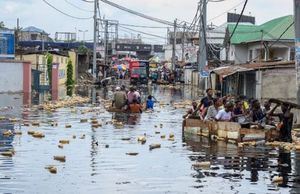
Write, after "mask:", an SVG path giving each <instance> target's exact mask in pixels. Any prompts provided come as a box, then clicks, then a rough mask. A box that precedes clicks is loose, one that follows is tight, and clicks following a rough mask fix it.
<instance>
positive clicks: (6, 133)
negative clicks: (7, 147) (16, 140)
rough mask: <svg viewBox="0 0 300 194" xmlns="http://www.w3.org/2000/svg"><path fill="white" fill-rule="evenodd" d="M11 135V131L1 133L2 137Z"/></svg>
mask: <svg viewBox="0 0 300 194" xmlns="http://www.w3.org/2000/svg"><path fill="white" fill-rule="evenodd" d="M11 134H12V131H11V130H8V131H5V132H3V135H4V136H9V135H11Z"/></svg>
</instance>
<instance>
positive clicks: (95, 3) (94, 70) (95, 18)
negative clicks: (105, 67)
mask: <svg viewBox="0 0 300 194" xmlns="http://www.w3.org/2000/svg"><path fill="white" fill-rule="evenodd" d="M96 49H97V0H94V47H93V83H95V82H96V65H97V61H96V57H97V55H96Z"/></svg>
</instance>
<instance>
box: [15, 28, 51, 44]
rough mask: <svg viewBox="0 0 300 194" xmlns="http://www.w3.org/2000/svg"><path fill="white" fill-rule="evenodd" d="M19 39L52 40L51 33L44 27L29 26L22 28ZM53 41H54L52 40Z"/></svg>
mask: <svg viewBox="0 0 300 194" xmlns="http://www.w3.org/2000/svg"><path fill="white" fill-rule="evenodd" d="M19 41H43V42H48V41H51V38H50V37H49V34H48V33H47V32H45V31H44V30H42V29H39V28H36V27H33V26H29V27H27V28H24V29H22V30H21V34H20V37H19ZM52 42H53V41H52Z"/></svg>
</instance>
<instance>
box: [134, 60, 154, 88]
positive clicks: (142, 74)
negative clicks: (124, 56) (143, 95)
mask: <svg viewBox="0 0 300 194" xmlns="http://www.w3.org/2000/svg"><path fill="white" fill-rule="evenodd" d="M129 75H130V84H136V83H138V82H139V83H141V84H148V79H149V61H131V62H130V64H129Z"/></svg>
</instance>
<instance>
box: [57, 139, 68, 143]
mask: <svg viewBox="0 0 300 194" xmlns="http://www.w3.org/2000/svg"><path fill="white" fill-rule="evenodd" d="M59 143H62V144H69V143H70V140H69V139H61V140H59Z"/></svg>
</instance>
